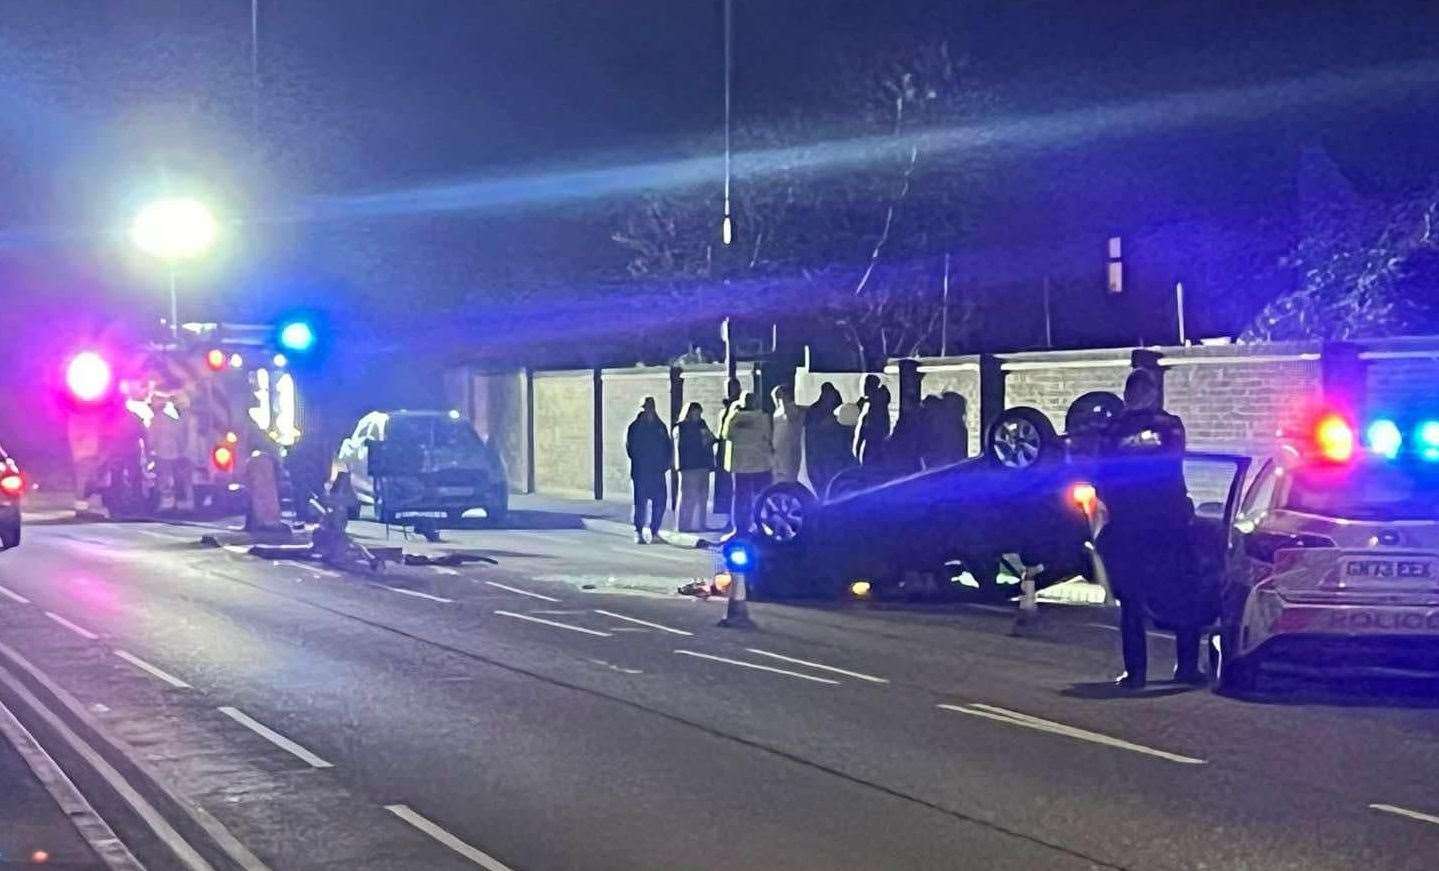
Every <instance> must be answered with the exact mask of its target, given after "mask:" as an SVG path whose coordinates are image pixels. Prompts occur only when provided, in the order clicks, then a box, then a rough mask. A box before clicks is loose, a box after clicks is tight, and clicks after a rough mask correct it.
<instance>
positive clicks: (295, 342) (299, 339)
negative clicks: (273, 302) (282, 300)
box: [280, 321, 315, 354]
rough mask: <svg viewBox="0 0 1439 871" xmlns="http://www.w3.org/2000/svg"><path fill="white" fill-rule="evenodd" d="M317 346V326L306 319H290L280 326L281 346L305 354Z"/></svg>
mask: <svg viewBox="0 0 1439 871" xmlns="http://www.w3.org/2000/svg"><path fill="white" fill-rule="evenodd" d="M314 346H315V328H314V327H312V326H310V324H309V323H308V322H306V321H290V322H289V323H287V324H285V325H284V326H282V327H280V347H282V348H284V349H285V350H287V351H290V352H293V353H296V354H303V353H305V352H306V351H308V350H310V349H311V348H313V347H314Z"/></svg>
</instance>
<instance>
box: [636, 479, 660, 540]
mask: <svg viewBox="0 0 1439 871" xmlns="http://www.w3.org/2000/svg"><path fill="white" fill-rule="evenodd" d="M632 480H633V483H634V486H635V532H639V531H640V530H642V529H644V528H645V525H646V524H645V520H646V515H648V520H649V524H648V525H649V528H650V532H651V533H654V534H657V533H658V532H659V531H660V524H662V523H664V520H665V503H666V502H668V501H669V487H667V486H666V485H665V475H664V473H663V472H660V473H659V474H657V475H645V476H644V477H642V478H634V479H632Z"/></svg>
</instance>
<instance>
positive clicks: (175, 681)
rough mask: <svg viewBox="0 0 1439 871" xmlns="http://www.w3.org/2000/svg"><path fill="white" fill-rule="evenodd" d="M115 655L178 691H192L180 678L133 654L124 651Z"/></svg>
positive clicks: (116, 652) (118, 651) (119, 651)
mask: <svg viewBox="0 0 1439 871" xmlns="http://www.w3.org/2000/svg"><path fill="white" fill-rule="evenodd" d="M115 655H116V656H118V657H120V658H121V659H123V660H125V661H126V662H128V663H130V664H131V665H133V666H135V667H136V668H138V669H140V670H141V671H148V672H149V673H150V674H152V675H154V676H155V677H158V678H159V679H160V680H162V681H164V682H165V683H167V684H169V685H170V686H172V687H175V688H176V689H182V690H187V689H191V686H190V685H189V684H187V683H185V682H184V681H182V680H180V679H179V678H178V677H175V676H174V675H173V674H170V673H169V672H168V671H166V670H165V669H163V668H160V667H159V666H156V665H151V664H150V663H148V662H146V661H145V660H143V659H141V658H140V657H138V656H136V655H135V654H133V653H127V652H125V651H123V650H117V651H115Z"/></svg>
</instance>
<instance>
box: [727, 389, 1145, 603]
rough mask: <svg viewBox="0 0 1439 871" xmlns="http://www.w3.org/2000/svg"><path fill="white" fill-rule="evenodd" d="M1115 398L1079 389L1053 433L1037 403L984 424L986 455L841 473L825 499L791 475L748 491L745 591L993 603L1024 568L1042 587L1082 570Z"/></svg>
mask: <svg viewBox="0 0 1439 871" xmlns="http://www.w3.org/2000/svg"><path fill="white" fill-rule="evenodd" d="M1122 407H1123V403H1122V401H1121V400H1120V399H1119V397H1118V396H1116V395H1114V394H1112V393H1104V392H1095V393H1087V394H1084V395H1083V396H1081V397H1079V398H1078V399H1076V400H1075V401H1074V402H1073V403H1072V404H1071V405H1070V407H1069V410H1068V413H1067V414H1066V417H1065V433H1064V434H1063V435H1061V434H1059V433H1057V432H1056V431H1055V428H1054V426H1053V425H1052V424H1051V423H1050V421H1049V418H1048V417H1047V416H1045V414H1044V413H1043V412H1041V411H1039V410H1038V409H1035V408H1029V407H1024V406H1019V407H1014V408H1009V409H1006V410H1005V411H1003V412H1002V413H1000V414H999V415H998V417H997V418H996V419H995V420H994V421H993V422H992V423H991V424H990V426H989V427H988V428H987V430H986V432H985V433H984V439H983V448H984V450H983V452H982V454H981V455H980V456H978V457H973V458H970V459H966V460H963V461H961V462H958V463H954V464H950V465H945V466H940V467H937V468H931V469H926V470H924V471H921V472H917V473H914V474H909V475H904V476H903V477H899V478H892V479H885V478H884V477H883V476H882V473H877V472H875V471H873V470H869V469H865V468H854V469H850V470H848V471H846V472H842V473H841V474H840V475H839V476H837V477H836V478H835V479H834V480H833V481H831V482H830V485H829V486H828V487H827V488H826V490H825V492H824V494H823V495H822V498H821V497H818V496H816V495H815V494H814V493H812V492H811V491H810V490H809V489H808V488H806V487H804V486H803V485H800V484H795V483H782V484H776V485H774V486H771V487H769V488H768V489H766V490H765V491H764V492H763V493H762V494H761V495H760V497H759V499H758V500H756V506H755V514H754V530H755V531H754V532H753V533H751V534H750V535H749V536H747V537H744V538H743V539H741V541H742V543H743V545H744V546H745V547H746V548H747V550H748V551H749V553H748V557H749V558H750V561H751V564H750V565H749V566H748V567H747V575H746V577H747V584H748V591H749V595H751V596H753V597H756V598H789V597H805V598H813V597H832V596H836V595H840V594H842V593H844V592H845V591H847V590H850V589H855V588H856V585H858V587H857V589H860V590H865V591H867V594H868V595H872V596H874V597H876V598H956V599H977V600H986V599H988V600H994V599H1002V598H1006V597H1008V596H1011V595H1013V594H1014V593H1015V592H1016V589H1015V584H1016V583H1017V578H1018V576H1019V574H1020V573H1021V572H1022V571H1023V570H1024V569H1025V568H1029V569H1033V570H1036V577H1037V583H1038V584H1039V585H1040V586H1046V585H1050V584H1055V583H1058V582H1060V581H1064V580H1068V579H1070V578H1073V577H1075V576H1076V575H1079V574H1081V573H1083V572H1085V571H1086V570H1087V569H1088V568H1089V565H1090V558H1089V549H1088V548H1087V546H1086V545H1087V543H1088V542H1089V539H1090V533H1091V517H1090V515H1089V513H1088V512H1089V509H1090V507H1091V506H1092V504H1093V497H1094V488H1093V486H1092V485H1091V484H1090V481H1091V479H1092V478H1091V474H1092V466H1091V463H1092V462H1093V459H1092V455H1093V452H1094V451H1095V450H1096V449H1097V447H1098V441H1099V434H1100V433H1101V432H1102V431H1103V429H1104V427H1105V426H1106V425H1107V424H1108V422H1109V420H1110V419H1112V418H1113V417H1114V416H1115V415H1116V414H1118V413H1119V412H1120V410H1121V409H1122Z"/></svg>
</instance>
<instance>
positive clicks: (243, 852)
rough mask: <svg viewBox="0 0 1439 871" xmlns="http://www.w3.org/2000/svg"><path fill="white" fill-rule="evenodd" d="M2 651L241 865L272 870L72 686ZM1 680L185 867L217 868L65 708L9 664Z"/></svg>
mask: <svg viewBox="0 0 1439 871" xmlns="http://www.w3.org/2000/svg"><path fill="white" fill-rule="evenodd" d="M0 656H3V657H4V658H5V659H6V660H7V662H6V665H7V667H8V665H9V664H10V663H14V664H15V665H16V666H18V667H19V668H20V669H22V670H24V671H25V672H26V673H27V674H29V675H30V677H31V678H33V679H34V680H35V681H36V682H37V683H38V684H40V686H42V687H44V688H45V689H46V690H47V691H48V692H49V693H50V696H51V697H53V698H54V699H55V700H57V701H58V702H59V703H60V705H62V706H63V707H64V708H65V709H66V710H68V711H69V712H70V714H71V715H72V716H74V717H76V718H78V719H79V720H80V722H82V723H85V724H87V725H88V726H89V727H90V728H91V729H94V730H96V733H97V734H99V735H100V736H101V738H102V739H103V740H105V741H106V743H107V744H108V745H109V746H110V748H111V749H112V750H113V751H114V752H116V753H118V754H119V755H120V756H121V757H122V758H124V759H125V760H126V761H127V762H129V764H130V765H131V766H133V767H134V768H136V769H138V770H139V771H141V772H144V773H147V774H148V776H149V777H150V778H151V779H152V782H153V783H154V784H155V786H156V788H157V789H158V790H159V792H160V794H161V795H163V796H165V797H166V798H167V799H168V800H169V801H170V802H172V805H173V806H175V807H179V808H180V810H181V811H182V812H183V813H185V815H186V816H188V817H189V818H190V819H191V820H193V821H194V822H195V823H196V824H197V825H198V826H200V828H201V829H203V830H204V831H205V832H206V833H207V834H208V835H209V836H210V837H211V839H212V840H213V842H214V843H215V844H216V845H217V846H219V848H220V849H221V850H223V851H224V852H225V854H226V855H227V856H229V857H230V859H231V860H232V861H233V862H234V863H235V865H237V866H238V867H239V868H241V869H243V871H269V868H268V866H266V865H265V863H264V862H261V861H260V860H259V859H258V858H256V857H255V854H254V853H251V852H250V850H249V849H248V848H247V847H245V845H244V844H242V843H240V841H239V839H237V838H236V837H235V836H234V835H233V834H232V833H231V832H230V830H229V829H226V828H225V826H224V825H223V824H221V823H220V821H219V820H217V819H215V818H214V817H213V816H211V815H210V813H209V812H208V811H206V810H205V809H204V808H202V807H200V806H199V805H198V804H194V803H193V802H186V801H185V800H183V799H181V798H180V797H179V796H177V795H176V794H175V793H174V792H172V791H171V790H170V788H169V787H167V786H165V784H164V783H163V781H161V780H159V779H158V778H156V777H155V775H154V774H152V773H149V772H150V768H149V765H148V763H146V762H145V761H144V760H143V759H140V758H139V757H137V756H136V755H135V754H134V751H133V749H132V748H129V747H128V745H125V744H122V743H120V742H119V741H118V740H117V739H114V738H109V737H107V736H105V735H104V733H103V730H100V729H99V727H98V724H96V723H95V722H94V720H93V719H91V718H90V715H89V713H88V712H87V711H86V710H85V708H84V706H83V705H81V704H80V702H79V700H78V699H76V698H75V697H74V696H72V695H70V693H69V692H68V691H67V690H65V689H64V688H63V687H61V686H59V685H57V684H56V683H55V682H54V681H52V680H51V679H50V678H49V677H48V676H46V674H45V673H44V672H42V671H40V670H39V669H38V668H36V667H35V665H34V664H33V663H31V662H30V661H29V660H27V659H26V658H25V657H23V656H21V655H20V654H19V653H18V652H17V651H16V650H15V649H14V648H11V647H8V646H6V645H5V644H4V643H3V642H0ZM0 683H3V684H4V685H5V686H7V687H9V688H10V690H11V692H13V693H15V695H16V696H17V697H19V698H20V699H22V700H23V701H24V703H25V704H26V705H28V706H29V708H30V709H31V710H33V711H35V712H36V713H37V714H38V715H39V716H40V718H41V719H43V720H44V721H45V722H46V723H47V724H48V725H49V726H50V728H51V729H53V730H54V732H55V733H56V734H57V735H59V736H60V738H61V740H63V741H65V743H66V744H68V745H69V746H70V749H71V750H73V751H74V752H75V753H77V754H79V756H80V757H81V758H82V759H84V760H85V762H86V763H87V764H88V765H89V766H90V768H91V769H92V770H94V771H95V772H96V773H97V774H99V775H100V777H102V778H103V779H104V780H105V782H106V783H107V784H109V785H110V787H111V789H113V790H114V791H115V792H116V794H118V795H119V796H120V797H121V798H122V799H124V801H125V803H126V804H128V805H129V806H130V807H131V808H132V809H133V810H134V811H135V813H136V814H137V815H139V817H140V819H142V820H144V822H145V825H147V826H148V827H149V828H150V830H151V831H152V832H154V833H155V835H156V837H158V838H159V839H160V841H161V842H162V843H164V844H165V845H166V846H167V847H169V849H170V851H171V852H172V853H174V854H175V857H176V859H178V860H179V861H180V863H181V864H182V865H183V866H184V867H186V868H188V869H190V871H211V869H213V866H212V865H211V864H210V863H209V862H207V861H205V859H204V858H203V857H202V856H201V855H200V854H199V853H197V852H196V851H195V849H194V848H193V847H191V846H190V843H189V842H188V841H186V840H185V839H184V837H182V836H181V835H180V833H179V832H177V831H175V829H174V827H173V826H171V825H170V823H169V822H167V821H166V819H165V817H164V815H162V814H161V813H160V812H159V811H157V810H156V809H155V807H154V805H152V804H150V802H149V801H147V800H146V799H145V798H144V796H142V795H140V793H139V792H137V791H136V790H135V787H134V786H133V785H131V783H130V781H128V780H126V779H125V777H124V775H122V774H120V772H118V771H116V770H115V767H114V766H113V765H111V764H110V763H109V762H107V761H105V758H104V757H103V756H101V755H100V753H99V752H98V751H97V750H96V749H95V748H94V747H92V746H90V745H89V744H88V743H86V742H85V740H84V739H83V738H81V737H80V736H79V735H77V734H75V731H74V730H73V729H71V728H70V727H69V726H68V725H66V723H65V721H64V720H62V719H61V718H60V715H59V714H57V713H55V712H54V711H52V710H50V709H49V708H48V707H46V705H45V704H44V703H42V702H41V701H40V700H39V699H38V698H36V697H35V695H34V693H32V692H30V690H29V689H27V688H26V687H25V685H24V684H21V683H20V682H19V679H18V678H15V677H12V676H10V675H9V674H8V673H7V672H5V671H4V670H3V669H0Z"/></svg>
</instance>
